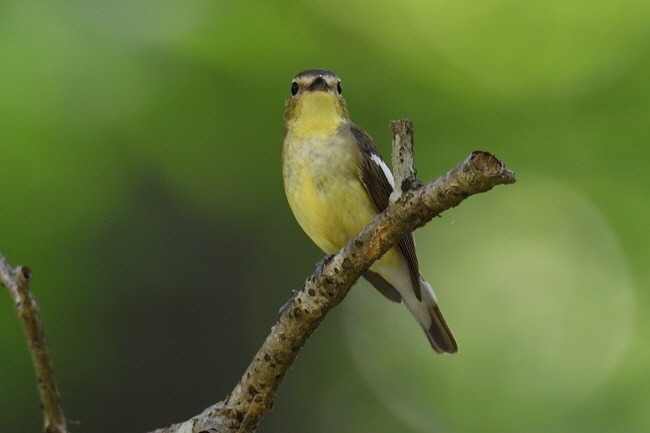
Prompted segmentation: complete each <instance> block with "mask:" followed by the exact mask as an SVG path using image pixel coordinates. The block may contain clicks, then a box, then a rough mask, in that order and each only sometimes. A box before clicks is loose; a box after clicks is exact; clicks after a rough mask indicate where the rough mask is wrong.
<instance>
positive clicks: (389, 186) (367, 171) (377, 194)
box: [351, 124, 422, 301]
mask: <svg viewBox="0 0 650 433" xmlns="http://www.w3.org/2000/svg"><path fill="white" fill-rule="evenodd" d="M351 131H352V135H353V136H354V139H355V141H356V142H357V145H358V146H359V150H360V151H361V155H362V158H361V159H360V162H359V172H360V177H361V182H362V183H363V186H364V187H365V188H366V191H368V195H370V198H371V199H372V201H373V202H374V203H375V206H376V207H377V211H378V212H383V211H384V209H386V208H387V207H388V200H389V198H390V194H391V193H392V192H393V183H394V180H393V175H392V173H391V172H390V169H389V168H388V166H387V165H386V163H385V162H384V159H383V158H382V157H381V154H380V153H379V149H377V146H375V143H373V141H372V138H370V136H369V135H368V134H367V133H366V132H365V131H364V130H363V129H361V128H359V127H358V126H356V125H354V124H351ZM397 246H398V247H399V250H400V251H401V252H402V255H403V256H404V258H405V259H406V263H407V264H408V268H409V273H410V275H411V283H412V285H413V291H414V292H415V296H416V297H417V299H418V301H421V300H422V293H421V291H420V267H419V265H418V259H417V256H416V255H415V240H414V238H413V233H409V234H407V235H405V236H404V237H402V238H401V239H400V240H399V241H398V242H397ZM377 276H379V274H377ZM380 278H381V277H380ZM366 279H368V278H366ZM368 280H369V281H370V282H371V283H372V280H371V279H368ZM386 284H389V283H388V282H386ZM373 285H374V286H375V287H377V285H376V284H375V283H373ZM378 290H379V291H380V292H381V293H382V294H384V295H385V296H386V297H387V298H388V299H391V300H393V299H392V298H391V297H390V296H388V295H386V293H384V290H385V289H384V290H382V289H379V288H378Z"/></svg>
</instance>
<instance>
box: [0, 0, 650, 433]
mask: <svg viewBox="0 0 650 433" xmlns="http://www.w3.org/2000/svg"><path fill="white" fill-rule="evenodd" d="M649 23H650V4H649V3H648V2H647V1H641V0H625V1H621V2H585V1H579V0H571V1H551V2H544V3H543V4H542V3H539V4H537V3H523V2H513V1H506V0H490V1H483V2H476V1H474V2H472V1H460V2H448V1H438V0H437V1H431V2H423V1H416V0H409V1H405V2H397V3H377V2H368V1H358V2H342V1H330V2H290V3H289V2H279V1H268V2H261V1H241V2H225V1H221V2H209V1H205V0H192V1H184V2H181V1H173V0H167V1H160V2H156V3H152V2H145V1H130V2H127V1H119V2H109V3H102V2H82V1H78V0H77V1H72V0H69V1H64V2H58V3H52V4H50V3H48V4H44V3H39V2H35V1H32V0H27V1H21V2H18V1H5V2H3V3H2V4H0V179H2V182H1V185H0V210H1V211H2V212H0V215H1V219H0V252H2V253H3V254H4V255H5V256H6V257H7V258H8V259H9V260H10V261H11V262H12V264H14V265H18V264H27V265H29V266H30V267H31V268H32V269H33V272H34V275H35V279H34V283H33V290H34V293H35V294H36V296H37V297H38V299H39V301H40V303H41V305H42V308H43V314H44V320H45V325H46V330H47V333H48V339H49V341H50V344H51V346H52V351H53V353H54V361H55V364H56V367H57V373H58V377H59V381H60V386H61V390H62V394H63V402H64V405H65V409H66V415H67V416H68V417H69V419H70V420H72V421H78V424H72V425H71V430H72V431H75V432H84V431H88V432H90V431H92V432H103V431H106V432H109V431H148V430H151V429H153V428H155V427H160V426H163V425H165V424H168V423H171V422H176V421H181V420H184V419H187V418H189V417H190V416H192V415H194V414H196V413H199V412H200V411H201V410H202V409H203V408H205V407H207V406H208V405H210V404H212V403H214V402H216V401H218V400H221V399H222V398H223V397H224V396H225V395H226V393H227V392H228V391H229V390H230V389H231V388H232V386H233V384H234V383H235V382H236V381H237V380H238V378H239V375H240V374H241V372H242V371H243V370H244V368H245V367H246V365H247V363H248V361H249V360H250V358H251V357H252V355H253V354H254V352H255V350H256V348H257V347H258V346H259V344H260V342H261V341H262V339H263V338H264V336H265V335H266V333H267V332H268V330H269V328H270V326H272V324H273V322H274V320H275V318H276V317H277V308H279V306H281V305H282V304H283V303H284V302H285V301H286V299H287V298H288V297H289V296H290V294H291V290H293V289H299V288H300V286H301V284H302V282H303V280H304V278H305V277H306V276H307V275H308V274H309V273H310V272H311V269H312V266H313V264H314V263H315V262H316V261H317V260H318V259H320V258H321V257H322V253H320V252H319V251H318V250H317V249H316V247H314V246H313V245H312V244H311V243H310V242H309V240H308V239H307V237H306V236H305V235H304V234H303V233H302V232H301V231H300V229H299V227H298V226H297V224H296V223H295V221H294V219H293V216H292V215H291V213H290V210H289V209H288V206H287V204H286V200H285V198H284V193H283V187H282V179H281V174H280V141H281V136H282V128H283V124H282V115H283V104H284V100H285V99H286V98H287V96H288V93H289V87H290V80H291V77H292V76H293V75H294V74H295V73H297V72H299V71H300V70H302V69H306V68H312V67H324V68H330V69H333V70H335V71H336V72H337V73H338V74H339V75H340V76H341V77H342V79H343V86H344V89H345V90H344V92H345V93H344V94H345V97H346V99H347V102H348V108H349V111H350V113H351V116H352V118H353V120H354V121H355V122H356V123H357V124H359V125H360V126H362V127H363V128H365V129H366V130H367V131H368V132H369V133H370V134H371V135H372V136H373V137H374V138H375V140H376V142H377V144H378V145H379V147H380V148H381V149H382V151H383V152H384V154H385V155H389V154H390V150H389V141H390V137H389V133H388V121H389V120H391V119H398V118H404V117H409V118H411V119H413V120H414V122H415V138H416V158H417V165H418V169H419V173H420V177H421V178H422V179H423V180H429V179H432V178H434V177H435V176H437V175H439V174H441V173H443V172H444V171H446V170H448V169H449V168H451V167H453V166H454V165H455V164H456V163H458V162H459V161H461V160H462V159H463V158H465V157H466V156H467V155H468V154H469V153H470V152H471V151H473V150H476V149H481V150H488V151H491V152H494V153H495V154H496V155H497V156H498V157H500V158H502V159H503V160H504V161H505V162H506V164H507V165H508V166H509V167H511V168H512V169H514V170H515V171H516V172H517V176H518V183H517V184H515V185H514V186H508V187H500V188H497V189H496V190H495V191H492V192H490V193H488V194H485V195H483V196H481V197H473V198H471V199H470V201H469V202H468V203H466V204H463V205H461V206H460V207H459V208H458V209H455V210H454V211H453V213H450V214H448V215H445V217H444V218H443V219H442V220H436V221H434V224H433V225H430V226H427V227H426V228H425V229H423V230H422V233H418V239H419V248H420V261H421V262H422V263H423V272H424V273H425V275H427V277H428V278H429V279H430V280H431V281H432V283H433V284H434V286H435V287H436V290H437V292H438V294H439V296H440V298H441V302H443V305H444V309H445V311H446V312H448V313H447V314H448V316H449V318H450V322H451V324H452V326H453V328H454V330H456V333H457V337H458V339H459V344H460V347H461V352H460V353H459V354H458V355H457V356H454V357H435V356H433V355H432V354H431V353H429V349H428V347H427V346H426V342H424V341H423V338H422V336H421V335H420V331H419V330H417V326H416V325H415V324H414V323H412V322H411V321H410V320H409V317H408V314H407V313H406V312H405V311H403V310H404V309H403V308H402V307H393V306H390V305H387V304H385V303H384V300H383V299H381V298H380V297H378V296H377V295H376V294H375V293H374V292H373V291H372V290H370V289H369V288H367V287H359V288H357V289H355V291H354V293H353V296H352V297H351V298H350V299H348V300H346V301H345V304H344V305H345V306H346V309H345V310H341V311H338V309H337V311H334V312H333V314H332V316H331V317H330V318H328V320H327V321H326V323H325V324H324V325H323V327H322V328H321V329H319V331H318V332H317V333H316V334H315V335H314V337H313V338H312V339H311V340H310V342H309V344H308V345H307V347H306V348H305V350H304V351H303V352H302V353H301V356H300V358H299V359H298V361H297V363H296V365H295V367H294V368H293V369H292V370H291V371H290V372H289V373H288V375H287V377H286V379H285V383H284V384H283V387H282V388H281V390H280V394H279V396H278V400H277V402H276V405H275V409H274V411H273V412H272V413H271V414H270V415H269V416H268V417H267V418H266V419H265V420H264V422H263V424H262V425H261V427H260V431H265V432H273V431H323V432H324V431H340V432H345V431H355V432H356V431H365V430H370V431H383V430H385V431H389V430H390V431H413V432H415V431H459V432H460V431H524V430H525V431H533V432H534V431H558V432H560V431H571V432H608V431H628V432H643V431H647V430H648V428H649V427H650V416H649V415H648V413H649V412H648V411H647V403H648V401H647V392H646V390H647V389H648V387H649V386H650V379H649V377H650V376H648V375H647V374H646V372H647V365H648V360H649V359H650V350H648V345H647V340H648V338H650V320H648V317H650V316H648V314H647V312H648V309H649V308H650V296H648V290H647V288H648V286H649V284H650V271H649V270H648V269H649V268H648V260H649V259H650V251H649V247H648V245H650V228H649V227H650V226H649V225H648V223H647V221H648V218H647V215H648V214H649V213H650V192H649V189H648V181H649V176H648V174H647V173H648V170H647V167H646V165H647V164H646V161H648V159H649V157H650V150H649V147H648V143H649V142H650V78H649V77H650V43H649V42H648V41H650V24H649ZM558 189H559V190H560V191H563V192H557V191H558ZM549 191H550V192H549ZM553 191H555V193H553ZM567 191H568V192H567ZM553 197H559V198H562V200H563V201H561V200H558V201H553ZM544 203H547V204H544ZM562 203H564V206H563V207H561V208H560V207H558V206H560V205H561V204H562ZM536 206H537V207H536ZM497 207H502V208H503V209H509V211H508V215H507V216H508V218H503V219H501V218H499V217H498V212H497V210H496V209H497ZM564 208H567V209H566V212H567V213H566V214H563V213H562V209H564ZM495 212H497V213H495ZM542 215H546V216H547V217H546V218H541V217H540V216H542ZM580 215H584V217H580ZM451 220H454V221H456V223H454V224H453V225H452V224H450V221H451ZM503 221H506V222H507V221H509V222H510V223H507V224H502V222H503ZM468 225H469V226H468ZM479 227H480V228H479ZM443 228H444V229H445V230H443ZM560 229H561V230H560ZM558 233H560V234H558ZM603 233H604V235H603ZM601 235H602V236H603V237H602V238H601ZM472 237H476V238H480V239H483V241H486V240H488V241H489V242H490V244H492V245H494V246H498V250H497V251H495V252H493V253H490V252H489V249H488V248H486V247H485V245H483V246H480V245H475V244H472V242H471V238H472ZM594 237H597V238H598V239H594ZM571 240H574V241H575V242H574V243H571V242H572V241H571ZM517 242H519V243H526V245H528V246H530V248H529V249H527V250H525V251H524V250H521V249H513V250H512V251H515V252H518V254H515V255H514V256H513V255H510V254H509V253H508V251H509V249H508V248H509V247H510V246H511V245H512V244H513V243H517ZM554 242H555V243H554ZM438 244H440V245H438ZM590 245H591V246H592V248H590V247H589V246H590ZM601 250H602V251H601ZM489 263H493V265H489ZM585 263H592V264H593V263H595V264H596V265H594V266H596V267H595V268H594V270H593V272H592V273H590V272H588V271H587V270H585V269H588V268H585V267H584V266H586V265H585ZM532 265H535V266H532ZM542 265H543V266H542ZM536 266H540V267H541V268H540V267H536ZM454 269H455V270H456V271H452V270H454ZM459 269H460V270H459ZM539 269H546V270H547V271H546V273H544V275H547V276H548V278H549V282H553V281H556V282H557V284H549V286H548V287H551V288H553V290H554V291H552V294H553V298H557V299H558V300H559V301H561V303H562V305H563V307H562V309H561V310H557V309H555V308H552V307H553V305H550V304H549V303H548V302H549V298H548V297H545V298H544V302H543V303H539V304H535V303H534V302H533V301H534V299H536V298H535V297H536V296H541V294H539V290H540V287H545V286H543V285H540V282H539V281H537V280H538V279H539V278H540V275H541V274H540V273H539V272H541V271H539ZM576 269H580V270H581V271H580V272H578V274H579V275H583V276H584V275H587V276H589V275H591V278H593V281H591V285H593V286H594V287H598V288H599V289H598V290H594V291H593V292H590V291H589V287H590V283H589V281H590V280H589V278H584V279H583V280H581V281H582V283H581V284H576V285H575V291H570V292H566V291H562V290H561V288H562V287H574V286H573V285H571V284H569V285H567V284H568V283H566V279H563V278H565V277H567V275H572V273H573V272H577V271H576ZM487 271H490V272H501V274H499V278H502V279H503V281H507V282H508V284H510V285H508V284H505V283H504V284H503V287H512V285H513V284H515V282H516V284H517V287H518V289H517V290H518V292H516V293H510V292H508V291H501V292H500V291H496V293H495V297H494V298H490V297H488V296H487V293H485V292H484V291H482V290H481V287H480V286H478V285H476V284H473V285H469V286H468V284H469V283H468V281H471V278H473V277H472V276H473V275H475V274H477V273H479V272H487ZM526 272H528V273H526ZM621 275H622V277H621ZM522 276H527V277H528V278H524V277H522ZM619 277H620V278H619ZM529 280H536V281H529ZM623 280H624V281H625V283H624V284H623V283H621V284H620V287H619V282H620V281H623ZM560 283H562V284H564V285H562V284H560ZM621 287H624V289H623V288H621ZM492 290H494V287H493V288H492ZM619 290H620V296H618V292H617V291H619ZM481 301H486V302H487V301H490V302H493V303H494V305H492V308H496V309H497V310H498V311H499V312H500V315H502V316H504V321H503V322H498V323H493V322H492V320H493V319H490V318H489V317H487V318H486V317H484V316H482V315H481V314H480V311H482V310H481V309H480V308H479V306H480V302H481ZM502 301H504V302H502ZM355 302H356V304H355ZM508 302H510V303H511V304H512V305H510V304H508ZM513 305H514V306H519V307H521V308H520V309H515V308H513ZM0 307H1V308H0V330H1V331H0V335H1V337H2V338H0V341H1V342H2V343H0V431H2V432H4V431H14V432H22V431H25V432H28V431H38V430H40V427H41V422H42V421H41V416H40V412H39V408H38V400H37V395H36V390H35V380H34V378H33V373H32V371H31V365H30V361H29V355H28V352H27V350H26V347H25V342H24V338H23V336H22V331H21V329H20V327H19V326H18V323H17V320H16V318H15V317H14V315H13V312H12V306H11V302H10V299H9V297H8V296H6V295H5V296H4V297H3V296H0ZM499 308H502V310H499ZM354 311H360V312H361V313H368V314H369V313H372V312H377V314H380V316H379V317H376V316H372V315H370V316H368V317H370V318H373V317H374V319H373V320H375V321H378V322H379V323H375V322H372V321H370V322H367V323H369V324H370V325H368V326H369V327H370V328H372V329H370V330H368V332H365V333H364V332H361V330H362V327H358V329H356V330H355V331H354V332H357V337H356V338H367V339H368V340H369V341H373V345H370V346H369V347H371V348H374V349H373V350H378V351H380V352H381V351H385V352H387V353H389V354H390V353H391V351H392V354H393V357H392V358H391V357H388V356H387V357H385V358H381V357H376V358H374V359H365V358H363V357H359V356H357V355H355V352H354V350H351V347H350V345H349V344H348V343H346V342H349V341H350V338H351V337H350V332H351V331H350V329H349V327H350V323H354V321H353V320H352V319H353V318H354V316H353V317H352V318H351V317H350V314H351V312H354ZM514 312H518V314H519V316H516V321H517V323H520V324H521V325H520V326H517V327H514V328H513V326H512V321H513V320H515V316H512V314H515V313H514ZM361 313H360V316H359V320H361V317H366V316H363V314H361ZM452 318H453V320H452ZM547 318H553V319H554V322H553V323H555V327H553V329H554V330H555V331H554V332H555V333H554V334H553V335H557V334H558V333H559V334H560V336H561V337H562V338H560V337H558V339H553V338H551V337H549V336H548V335H547V334H545V333H544V332H542V331H541V329H542V328H540V327H539V323H543V320H544V319H547ZM364 320H365V319H364ZM368 320H370V319H368ZM482 321H484V322H490V323H492V325H493V326H490V327H489V326H487V325H488V324H487V323H484V326H479V325H481V323H482ZM364 323H365V322H364ZM499 323H501V325H500V324H499ZM388 325H393V326H392V327H389V326H388ZM610 325H611V327H610ZM563 328H567V329H569V330H571V332H567V333H566V334H562V333H561V331H557V329H560V330H561V329H563ZM592 328H593V331H591V332H590V330H591V329H592ZM390 329H393V330H394V331H396V332H397V330H399V332H398V333H397V334H396V335H398V337H396V338H398V340H399V341H400V343H401V344H403V345H405V347H402V348H401V349H400V350H399V352H397V350H398V348H397V347H396V346H394V345H389V343H388V341H390V338H389V336H387V337H386V338H387V339H388V341H387V342H386V343H385V345H386V347H384V348H383V349H381V345H382V340H381V338H382V337H381V336H382V335H384V334H383V333H385V332H388V330H390ZM402 329H404V333H405V334H402V333H401V332H402ZM410 334H413V335H412V337H413V338H412V340H409V339H407V338H402V335H410ZM617 336H618V337H620V338H617ZM543 339H546V340H545V343H546V344H541V341H540V340H543ZM547 340H548V341H547ZM489 341H495V342H498V344H496V343H495V344H488V342H489ZM513 341H516V343H517V344H512V342H513ZM551 347H552V348H553V349H554V350H553V351H549V352H546V351H545V350H546V349H545V348H551ZM380 349H381V350H380ZM368 353H372V351H371V350H370V349H369V351H368ZM396 353H397V354H399V355H400V356H397V357H395V356H394V355H395V354H396ZM531 360H534V362H533V361H531ZM414 366H420V367H421V368H423V369H425V370H426V371H427V372H428V373H427V374H426V375H424V376H421V375H419V371H418V370H417V369H416V368H415V367H414ZM373 371H381V372H382V373H381V377H380V376H378V375H375V376H373V375H372V374H371V373H372V372H373ZM508 373H511V377H512V378H513V379H512V380H511V381H509V382H504V381H503V378H504V377H505V376H507V374H508ZM384 376H390V377H388V378H387V377H384ZM432 380H435V382H436V383H434V384H431V382H430V381H432ZM527 381H529V382H527ZM560 382H561V383H560ZM527 383H530V384H531V385H534V386H531V387H529V388H526V384H527ZM545 383H548V387H543V386H541V385H540V384H545ZM423 388H426V389H423ZM429 388H435V390H438V389H440V390H444V393H440V394H439V393H437V392H434V391H430V390H429ZM526 389H528V390H527V391H526V392H527V394H521V393H522V392H523V391H522V390H526ZM397 400H399V402H400V404H396V403H394V402H395V401H397ZM391 402H393V403H394V404H391ZM409 402H417V404H415V403H414V404H410V405H409V404H408V403H409ZM531 402H537V403H539V404H538V405H536V406H534V407H532V406H530V405H529V404H530V403H531ZM422 405H424V406H422ZM421 407H426V408H427V410H429V411H430V413H426V414H424V415H423V413H422V410H421Z"/></svg>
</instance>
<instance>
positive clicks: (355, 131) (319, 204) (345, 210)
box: [282, 69, 458, 353]
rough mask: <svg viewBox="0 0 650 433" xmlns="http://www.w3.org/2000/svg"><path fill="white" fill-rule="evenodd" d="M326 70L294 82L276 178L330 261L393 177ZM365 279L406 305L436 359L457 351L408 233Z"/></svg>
mask: <svg viewBox="0 0 650 433" xmlns="http://www.w3.org/2000/svg"><path fill="white" fill-rule="evenodd" d="M341 94H342V87H341V80H340V79H339V77H338V76H337V75H336V74H335V73H334V72H332V71H328V70H325V69H310V70H307V71H303V72H301V73H299V74H298V75H296V76H295V77H294V78H293V82H292V83H291V98H289V100H288V101H287V104H286V109H285V113H284V121H285V129H284V138H283V141H282V173H283V177H284V189H285V192H286V194H287V199H288V201H289V206H291V210H292V211H293V214H294V215H295V217H296V220H298V223H299V224H300V226H301V227H302V229H303V230H304V231H305V233H307V235H308V236H309V237H310V238H311V239H312V240H313V241H314V242H315V243H316V245H318V246H319V247H320V248H321V249H322V250H323V251H324V252H325V253H327V254H335V253H336V252H338V251H339V250H340V249H341V248H342V247H343V246H345V244H347V243H348V241H350V239H352V238H353V237H355V236H356V235H357V234H359V232H360V231H361V229H363V228H364V227H365V226H366V225H367V224H368V223H370V221H372V219H373V218H374V217H375V216H377V215H378V214H379V213H380V212H382V211H383V210H384V209H386V207H387V206H388V199H389V197H390V194H391V192H392V191H393V188H394V180H393V175H392V173H391V172H390V170H389V168H388V166H387V165H386V163H385V162H384V160H383V158H382V157H381V155H380V153H379V150H378V149H377V147H376V146H375V144H374V143H373V142H372V139H371V138H370V136H369V135H368V134H367V133H366V132H365V131H364V130H363V129H361V128H359V127H358V126H356V125H355V124H354V123H352V122H351V121H350V118H349V117H348V111H347V108H346V105H345V100H344V99H343V97H342V96H341ZM363 276H364V277H365V278H366V279H367V280H368V281H369V282H370V283H371V284H372V285H373V286H375V288H377V290H379V292H380V293H381V294H383V295H384V296H385V297H386V298H388V299H389V300H391V301H393V302H401V301H402V300H404V303H405V304H406V307H407V308H408V309H409V310H410V311H411V314H413V316H414V317H415V319H416V320H417V321H418V323H419V324H420V326H422V329H423V330H424V333H425V334H426V336H427V339H428V340H429V343H431V347H433V349H434V350H435V351H436V352H438V353H456V352H457V351H458V346H457V345H456V340H455V339H454V337H453V335H452V333H451V330H450V329H449V327H448V326H447V323H446V322H445V318H444V317H443V315H442V312H441V311H440V308H438V302H437V300H436V296H435V294H434V293H433V290H432V289H431V286H430V285H429V284H428V283H427V282H426V281H425V280H424V278H423V277H422V275H421V274H420V270H419V265H418V260H417V257H416V255H415V242H414V239H413V234H412V233H409V234H408V235H406V236H404V237H403V238H402V239H400V240H399V242H398V244H397V245H396V246H395V247H393V248H392V249H390V250H389V251H388V252H387V253H386V254H385V255H384V256H383V257H382V258H380V259H379V260H377V261H376V262H375V263H374V264H373V265H372V266H371V267H370V269H369V270H368V271H366V272H365V273H364V274H363Z"/></svg>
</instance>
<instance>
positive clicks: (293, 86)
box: [291, 81, 298, 96]
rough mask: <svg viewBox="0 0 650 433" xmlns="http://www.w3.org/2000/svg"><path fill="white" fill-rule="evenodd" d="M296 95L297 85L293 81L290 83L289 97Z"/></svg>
mask: <svg viewBox="0 0 650 433" xmlns="http://www.w3.org/2000/svg"><path fill="white" fill-rule="evenodd" d="M296 93H298V83H296V82H295V81H294V82H293V83H291V96H296Z"/></svg>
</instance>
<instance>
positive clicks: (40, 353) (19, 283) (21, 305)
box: [0, 254, 68, 433]
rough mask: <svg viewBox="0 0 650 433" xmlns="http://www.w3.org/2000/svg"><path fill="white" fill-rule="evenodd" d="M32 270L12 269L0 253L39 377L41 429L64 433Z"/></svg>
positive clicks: (0, 276) (0, 267) (1, 273)
mask: <svg viewBox="0 0 650 433" xmlns="http://www.w3.org/2000/svg"><path fill="white" fill-rule="evenodd" d="M31 278H32V273H31V271H30V270H29V268H28V267H26V266H18V267H17V268H16V269H15V270H14V269H13V268H12V267H11V265H10V264H9V262H8V261H7V259H6V258H5V257H4V256H3V255H2V254H0V281H1V282H2V285H3V286H5V287H6V288H7V290H8V291H9V294H10V295H11V297H12V298H13V299H14V309H15V310H16V315H17V316H18V319H20V323H21V325H22V326H23V329H24V330H25V335H26V336H27V341H28V342H29V349H30V352H31V355H32V361H33V362H34V369H35V370H36V378H37V379H38V394H39V396H40V398H41V405H42V407H43V416H44V418H45V420H44V431H45V432H46V433H67V431H68V430H67V427H66V422H65V417H64V415H63V407H62V406H61V397H60V396H59V390H58V388H57V385H56V377H55V375H54V364H53V363H52V355H51V354H50V348H49V346H48V345H47V340H46V339H45V331H44V330H43V322H42V320H41V311H40V308H39V307H38V303H37V302H36V298H34V296H32V294H31V292H30V291H29V281H30V280H31Z"/></svg>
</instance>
